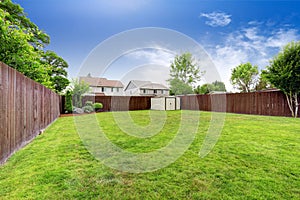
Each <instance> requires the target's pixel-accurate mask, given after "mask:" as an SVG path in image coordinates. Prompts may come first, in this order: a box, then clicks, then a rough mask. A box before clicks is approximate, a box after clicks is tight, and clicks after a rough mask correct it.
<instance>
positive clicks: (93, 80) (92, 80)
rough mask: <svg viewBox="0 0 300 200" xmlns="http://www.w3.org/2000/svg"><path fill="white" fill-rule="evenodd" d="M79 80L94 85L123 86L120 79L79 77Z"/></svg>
mask: <svg viewBox="0 0 300 200" xmlns="http://www.w3.org/2000/svg"><path fill="white" fill-rule="evenodd" d="M79 81H84V82H85V83H87V84H89V85H90V86H95V87H118V88H122V87H124V85H123V84H122V83H121V81H117V80H107V79H106V78H97V77H79Z"/></svg>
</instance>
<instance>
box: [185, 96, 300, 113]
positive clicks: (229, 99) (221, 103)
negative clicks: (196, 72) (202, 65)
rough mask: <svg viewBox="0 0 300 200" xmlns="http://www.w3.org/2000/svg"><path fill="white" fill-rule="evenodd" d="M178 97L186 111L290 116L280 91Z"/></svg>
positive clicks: (284, 98)
mask: <svg viewBox="0 0 300 200" xmlns="http://www.w3.org/2000/svg"><path fill="white" fill-rule="evenodd" d="M180 97H181V109H186V110H203V111H216V112H229V113H240V114H254V115H270V116H289V117H290V116H291V111H290V110H289V107H288V104H287V100H286V97H285V95H284V94H283V92H281V91H261V92H249V93H227V94H208V95H190V96H189V95H188V96H180ZM299 100H300V99H299Z"/></svg>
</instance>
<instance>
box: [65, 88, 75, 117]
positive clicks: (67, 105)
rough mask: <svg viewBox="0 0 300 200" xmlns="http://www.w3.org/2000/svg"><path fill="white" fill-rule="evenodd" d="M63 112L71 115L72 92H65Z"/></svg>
mask: <svg viewBox="0 0 300 200" xmlns="http://www.w3.org/2000/svg"><path fill="white" fill-rule="evenodd" d="M65 110H66V113H72V111H73V106H72V92H70V91H67V92H66V96H65Z"/></svg>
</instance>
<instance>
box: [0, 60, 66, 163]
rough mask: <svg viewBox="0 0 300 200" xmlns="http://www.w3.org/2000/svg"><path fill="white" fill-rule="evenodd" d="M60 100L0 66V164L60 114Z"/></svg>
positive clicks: (14, 72)
mask: <svg viewBox="0 0 300 200" xmlns="http://www.w3.org/2000/svg"><path fill="white" fill-rule="evenodd" d="M61 109H62V107H61V97H60V96H59V95H58V94H56V93H55V92H53V91H51V90H50V89H48V88H46V87H44V86H43V85H41V84H39V83H37V82H35V81H33V80H31V79H29V78H27V77H26V76H24V75H23V74H21V73H19V72H18V71H16V70H15V69H13V68H11V67H9V66H7V65H6V64H4V63H2V62H0V164H3V163H4V162H5V161H6V160H7V159H8V158H9V157H10V156H11V155H12V154H13V153H14V152H16V151H17V150H19V149H20V148H22V147H23V146H25V145H26V144H27V143H29V142H30V141H31V140H32V139H34V138H35V137H36V136H37V135H38V134H40V133H41V131H42V130H43V129H45V128H46V127H47V126H48V125H49V124H51V123H52V122H53V121H54V120H56V119H57V118H58V117H59V115H60V112H61Z"/></svg>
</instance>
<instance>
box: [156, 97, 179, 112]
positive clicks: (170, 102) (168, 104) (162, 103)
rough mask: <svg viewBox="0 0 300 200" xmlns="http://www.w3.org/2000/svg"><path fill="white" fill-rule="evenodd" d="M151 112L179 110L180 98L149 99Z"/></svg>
mask: <svg viewBox="0 0 300 200" xmlns="http://www.w3.org/2000/svg"><path fill="white" fill-rule="evenodd" d="M151 110H180V98H179V97H174V96H170V97H156V98H151Z"/></svg>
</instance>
